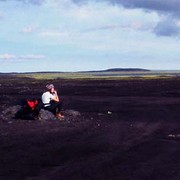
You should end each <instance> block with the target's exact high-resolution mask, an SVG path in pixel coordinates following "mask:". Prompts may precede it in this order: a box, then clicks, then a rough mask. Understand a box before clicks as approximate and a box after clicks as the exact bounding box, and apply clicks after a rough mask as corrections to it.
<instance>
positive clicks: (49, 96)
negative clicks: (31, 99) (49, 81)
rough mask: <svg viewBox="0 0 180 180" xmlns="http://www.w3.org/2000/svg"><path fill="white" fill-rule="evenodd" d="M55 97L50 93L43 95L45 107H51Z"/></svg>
mask: <svg viewBox="0 0 180 180" xmlns="http://www.w3.org/2000/svg"><path fill="white" fill-rule="evenodd" d="M53 98H54V95H53V94H51V93H50V92H49V91H47V92H45V93H43V95H42V103H43V104H44V107H47V106H50V101H51V100H53Z"/></svg>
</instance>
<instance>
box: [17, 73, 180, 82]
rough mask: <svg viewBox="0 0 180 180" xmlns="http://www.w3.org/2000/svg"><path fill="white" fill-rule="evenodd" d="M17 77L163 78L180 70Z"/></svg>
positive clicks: (176, 74) (177, 74)
mask: <svg viewBox="0 0 180 180" xmlns="http://www.w3.org/2000/svg"><path fill="white" fill-rule="evenodd" d="M15 75H16V76H17V77H27V78H34V79H40V80H43V79H50V80H51V79H58V78H61V79H81V80H83V79H85V80H91V79H93V80H96V79H107V80H111V79H112V80H116V79H121V80H122V79H137V78H142V79H159V78H160V79H162V78H172V77H177V76H180V71H147V72H142V71H137V72H136V71H135V72H134V71H133V72H130V71H127V72H42V73H41V72H40V73H20V74H15Z"/></svg>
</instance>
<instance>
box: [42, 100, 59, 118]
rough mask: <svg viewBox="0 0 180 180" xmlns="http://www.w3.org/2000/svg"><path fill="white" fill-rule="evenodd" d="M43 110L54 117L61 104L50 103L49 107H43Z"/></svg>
mask: <svg viewBox="0 0 180 180" xmlns="http://www.w3.org/2000/svg"><path fill="white" fill-rule="evenodd" d="M44 109H45V110H48V111H50V112H52V113H53V114H55V115H56V114H57V113H60V111H61V109H62V102H51V105H50V106H47V107H44Z"/></svg>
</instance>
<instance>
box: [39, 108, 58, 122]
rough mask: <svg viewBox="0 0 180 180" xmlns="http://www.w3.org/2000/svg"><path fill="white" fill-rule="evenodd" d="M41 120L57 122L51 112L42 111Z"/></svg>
mask: <svg viewBox="0 0 180 180" xmlns="http://www.w3.org/2000/svg"><path fill="white" fill-rule="evenodd" d="M39 119H43V120H55V119H56V117H55V116H54V114H53V113H51V112H50V111H47V110H44V109H41V110H40V112H39Z"/></svg>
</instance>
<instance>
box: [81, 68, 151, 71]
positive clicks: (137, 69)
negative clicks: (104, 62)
mask: <svg viewBox="0 0 180 180" xmlns="http://www.w3.org/2000/svg"><path fill="white" fill-rule="evenodd" d="M129 71H130V72H137V71H141V72H147V71H150V70H148V69H141V68H112V69H106V70H96V71H79V72H129Z"/></svg>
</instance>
